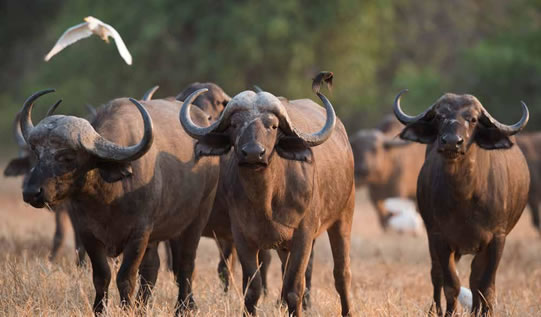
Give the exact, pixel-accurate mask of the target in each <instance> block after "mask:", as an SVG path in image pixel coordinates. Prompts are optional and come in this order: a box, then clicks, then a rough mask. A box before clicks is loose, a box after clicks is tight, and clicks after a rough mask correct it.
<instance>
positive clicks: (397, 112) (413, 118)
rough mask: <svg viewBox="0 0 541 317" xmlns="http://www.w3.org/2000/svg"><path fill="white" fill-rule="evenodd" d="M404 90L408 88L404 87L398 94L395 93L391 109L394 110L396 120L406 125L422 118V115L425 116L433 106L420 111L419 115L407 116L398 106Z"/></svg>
mask: <svg viewBox="0 0 541 317" xmlns="http://www.w3.org/2000/svg"><path fill="white" fill-rule="evenodd" d="M406 92H408V90H407V89H404V90H402V91H401V92H399V93H398V95H396V98H395V99H394V106H393V111H394V114H395V116H396V118H397V119H398V121H400V122H402V123H403V124H405V125H408V124H410V123H413V122H416V121H418V120H420V119H422V118H423V117H425V116H426V115H427V114H428V113H429V112H431V111H432V107H433V106H430V107H429V108H428V109H426V110H425V111H424V112H423V113H421V114H419V115H416V116H409V115H407V114H405V113H404V111H402V108H401V107H400V98H401V97H402V95H403V94H405V93H406Z"/></svg>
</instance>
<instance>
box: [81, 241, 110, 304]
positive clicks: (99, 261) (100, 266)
mask: <svg viewBox="0 0 541 317" xmlns="http://www.w3.org/2000/svg"><path fill="white" fill-rule="evenodd" d="M81 240H82V242H83V244H84V246H85V248H86V250H87V253H88V257H89V258H90V262H91V263H92V281H93V282H94V289H95V291H96V297H95V299H94V305H92V308H93V310H94V313H96V315H97V314H100V313H102V312H103V309H104V308H105V306H106V305H107V290H108V288H109V283H110V282H111V270H110V268H109V264H108V263H107V254H106V252H105V247H104V245H103V244H102V243H101V242H100V241H98V240H96V239H94V237H92V236H91V235H90V234H84V235H81Z"/></svg>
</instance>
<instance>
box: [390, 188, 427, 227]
mask: <svg viewBox="0 0 541 317" xmlns="http://www.w3.org/2000/svg"><path fill="white" fill-rule="evenodd" d="M384 207H385V209H386V210H387V211H389V213H390V218H389V228H391V229H393V230H395V231H397V232H400V233H413V234H415V235H417V234H420V233H421V232H422V228H423V221H422V219H421V217H420V216H419V214H418V213H417V210H416V206H415V203H414V202H413V201H411V200H409V199H404V198H398V197H393V198H388V199H386V200H385V202H384Z"/></svg>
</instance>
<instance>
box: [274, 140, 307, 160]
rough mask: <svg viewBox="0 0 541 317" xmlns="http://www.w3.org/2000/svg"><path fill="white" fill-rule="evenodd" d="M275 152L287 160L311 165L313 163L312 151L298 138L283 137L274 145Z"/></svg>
mask: <svg viewBox="0 0 541 317" xmlns="http://www.w3.org/2000/svg"><path fill="white" fill-rule="evenodd" d="M276 152H278V155H280V156H281V157H283V158H285V159H287V160H294V161H301V162H308V163H311V162H312V161H313V153H312V149H311V148H310V147H308V146H306V144H304V142H303V141H302V140H301V139H299V138H298V137H292V136H283V137H281V138H280V140H279V141H278V144H276Z"/></svg>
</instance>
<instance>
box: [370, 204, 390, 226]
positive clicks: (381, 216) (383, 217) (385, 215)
mask: <svg viewBox="0 0 541 317" xmlns="http://www.w3.org/2000/svg"><path fill="white" fill-rule="evenodd" d="M374 207H375V208H376V212H377V214H378V220H379V224H380V226H381V228H382V229H383V231H387V229H388V228H389V218H390V217H391V215H390V214H389V212H388V211H387V209H385V207H383V200H377V201H375V202H374Z"/></svg>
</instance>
